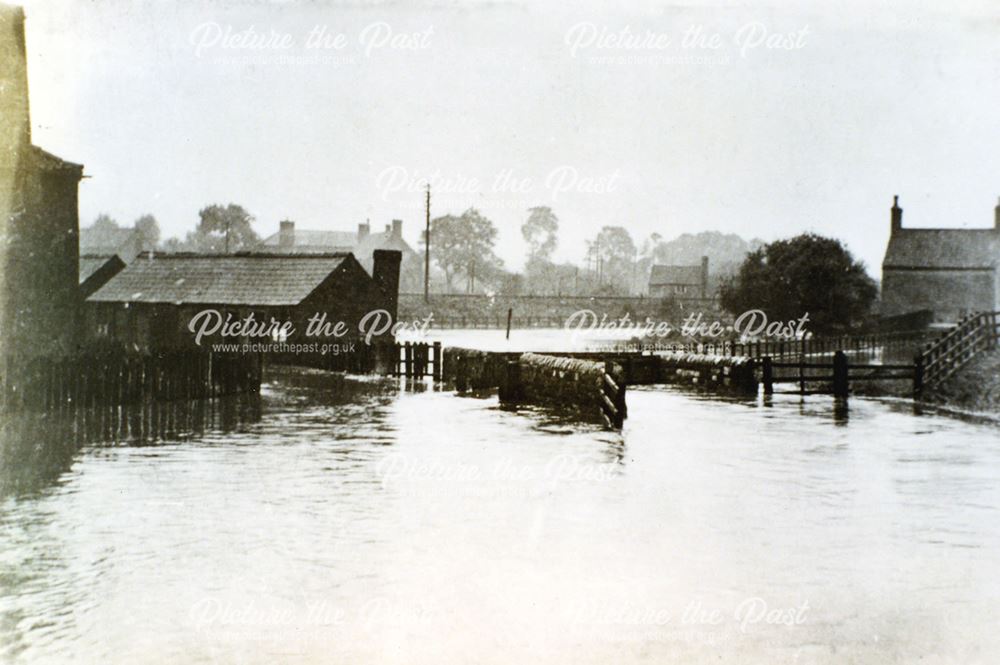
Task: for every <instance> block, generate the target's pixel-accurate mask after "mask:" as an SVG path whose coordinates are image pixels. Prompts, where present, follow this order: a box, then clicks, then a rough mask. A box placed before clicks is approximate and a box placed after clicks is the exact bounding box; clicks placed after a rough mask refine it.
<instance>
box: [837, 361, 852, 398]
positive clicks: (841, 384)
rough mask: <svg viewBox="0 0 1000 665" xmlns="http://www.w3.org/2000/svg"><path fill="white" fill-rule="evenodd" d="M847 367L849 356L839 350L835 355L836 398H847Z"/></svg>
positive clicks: (848, 384)
mask: <svg viewBox="0 0 1000 665" xmlns="http://www.w3.org/2000/svg"><path fill="white" fill-rule="evenodd" d="M849 371H850V370H849V368H848V366H847V354H845V353H844V352H843V351H842V350H838V351H837V352H836V353H834V354H833V395H834V397H847V393H848V390H849V386H850V383H849V379H848V373H849Z"/></svg>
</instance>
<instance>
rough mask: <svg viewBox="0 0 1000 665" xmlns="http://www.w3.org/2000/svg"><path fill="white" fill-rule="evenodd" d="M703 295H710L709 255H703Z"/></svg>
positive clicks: (704, 296)
mask: <svg viewBox="0 0 1000 665" xmlns="http://www.w3.org/2000/svg"><path fill="white" fill-rule="evenodd" d="M701 297H702V298H707V297H708V257H707V256H703V257H701Z"/></svg>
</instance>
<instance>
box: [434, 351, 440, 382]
mask: <svg viewBox="0 0 1000 665" xmlns="http://www.w3.org/2000/svg"><path fill="white" fill-rule="evenodd" d="M441 367H442V365H441V342H434V380H435V381H440V380H441V376H442V374H441Z"/></svg>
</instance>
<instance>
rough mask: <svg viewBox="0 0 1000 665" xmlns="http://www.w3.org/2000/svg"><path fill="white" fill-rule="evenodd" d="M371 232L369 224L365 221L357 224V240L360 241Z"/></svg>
mask: <svg viewBox="0 0 1000 665" xmlns="http://www.w3.org/2000/svg"><path fill="white" fill-rule="evenodd" d="M371 232H372V227H371V225H370V224H369V223H368V222H367V221H365V223H364V224H358V242H361V241H362V240H364V239H365V238H367V237H368V234H369V233H371Z"/></svg>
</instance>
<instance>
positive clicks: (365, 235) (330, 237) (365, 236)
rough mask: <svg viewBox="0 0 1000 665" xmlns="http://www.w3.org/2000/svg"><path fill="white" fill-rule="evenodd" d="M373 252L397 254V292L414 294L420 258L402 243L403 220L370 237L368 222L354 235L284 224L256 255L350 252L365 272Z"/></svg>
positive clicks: (420, 276) (420, 272) (369, 268)
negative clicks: (398, 271) (398, 282)
mask: <svg viewBox="0 0 1000 665" xmlns="http://www.w3.org/2000/svg"><path fill="white" fill-rule="evenodd" d="M376 249H388V250H394V251H397V252H399V253H400V254H401V256H402V257H403V258H402V262H401V267H400V288H401V289H402V290H404V291H417V290H419V289H420V288H422V286H421V285H422V284H423V264H422V262H421V258H420V255H419V254H417V252H415V251H414V250H413V248H412V247H410V245H409V243H407V242H406V240H404V239H403V220H400V219H394V220H392V224H391V225H390V224H386V226H385V231H384V232H375V233H372V230H371V225H370V224H369V223H368V222H365V223H364V224H358V230H357V232H351V231H318V230H310V229H296V228H295V222H292V221H289V220H285V221H283V222H281V223H280V225H279V228H278V232H277V233H275V234H274V235H271V236H268V237H267V238H265V239H264V240H262V241H261V243H260V245H258V249H257V250H256V251H263V252H269V253H277V254H317V253H320V254H322V253H329V252H350V253H352V254H354V256H356V257H358V260H359V261H360V262H361V265H362V266H364V268H365V270H367V271H368V272H369V274H370V273H371V271H372V269H373V265H372V261H371V256H372V254H373V252H374V251H375V250H376Z"/></svg>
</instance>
